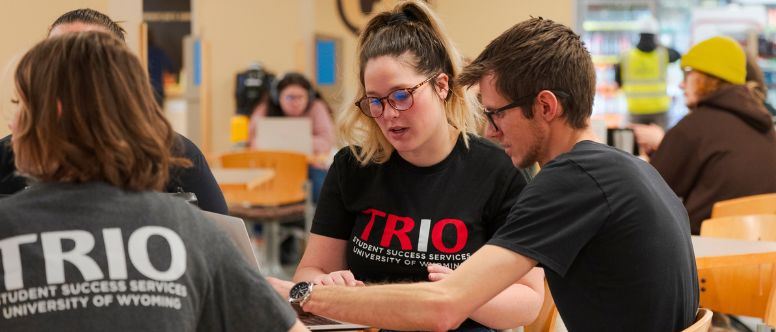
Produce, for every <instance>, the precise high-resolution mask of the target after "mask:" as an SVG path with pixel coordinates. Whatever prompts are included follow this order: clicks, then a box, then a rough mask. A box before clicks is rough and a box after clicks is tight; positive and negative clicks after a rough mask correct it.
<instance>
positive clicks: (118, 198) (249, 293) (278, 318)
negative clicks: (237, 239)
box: [0, 183, 296, 331]
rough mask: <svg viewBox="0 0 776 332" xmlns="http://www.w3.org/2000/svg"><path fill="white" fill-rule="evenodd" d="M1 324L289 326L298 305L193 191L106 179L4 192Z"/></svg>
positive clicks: (0, 327) (21, 327)
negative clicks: (126, 187) (184, 194)
mask: <svg viewBox="0 0 776 332" xmlns="http://www.w3.org/2000/svg"><path fill="white" fill-rule="evenodd" d="M0 255H2V269H1V270H0V276H2V279H0V331H9V330H18V331H28V330H29V331H51V330H65V331H82V330H96V331H105V330H111V331H195V330H197V331H228V330H235V331H281V330H283V331H285V330H288V329H289V328H290V327H291V326H292V325H293V323H294V322H295V319H296V315H295V313H294V312H293V310H291V308H290V306H288V304H287V303H286V302H285V301H284V300H283V299H281V298H280V296H279V295H277V294H276V293H275V292H274V291H273V289H272V288H271V287H270V286H269V285H268V284H267V282H266V281H265V280H264V279H263V278H262V277H261V276H260V275H259V274H258V273H257V272H255V271H254V270H253V269H252V268H251V267H250V266H249V265H248V264H247V263H246V262H245V261H244V259H243V258H242V257H241V256H240V254H239V253H238V251H237V249H236V248H235V247H234V245H233V244H232V243H231V242H230V240H229V239H228V238H227V236H226V234H224V233H223V232H222V231H221V230H219V229H218V228H217V226H215V225H214V224H212V223H211V222H209V221H207V220H205V219H204V217H203V216H202V214H201V213H200V212H199V211H198V210H197V209H196V208H195V207H193V206H190V205H189V204H187V203H185V202H184V201H183V200H180V199H177V198H173V197H169V196H168V195H165V194H160V193H153V192H142V193H136V192H126V191H123V190H120V189H117V188H115V187H112V186H109V185H107V184H104V183H89V184H80V185H72V184H36V185H33V186H32V187H31V188H29V189H27V190H24V191H22V192H20V193H18V194H16V195H13V196H10V197H7V198H3V199H0Z"/></svg>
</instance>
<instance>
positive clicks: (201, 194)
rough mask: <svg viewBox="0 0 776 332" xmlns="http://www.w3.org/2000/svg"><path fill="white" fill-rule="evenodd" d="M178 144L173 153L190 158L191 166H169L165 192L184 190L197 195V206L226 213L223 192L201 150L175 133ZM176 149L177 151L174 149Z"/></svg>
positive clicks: (227, 211) (227, 210)
mask: <svg viewBox="0 0 776 332" xmlns="http://www.w3.org/2000/svg"><path fill="white" fill-rule="evenodd" d="M177 137H178V143H179V144H178V146H176V147H174V150H173V154H174V155H176V156H181V157H184V158H186V159H188V160H191V162H192V164H193V165H192V166H191V167H188V168H171V169H170V180H169V181H168V182H167V192H178V188H179V187H180V189H181V190H183V191H184V192H191V193H194V194H195V195H197V204H198V205H199V208H200V209H202V210H205V211H210V212H214V213H220V214H228V213H229V209H228V208H227V206H226V200H225V199H224V194H223V193H222V192H221V188H220V187H218V183H217V182H216V179H215V177H213V173H212V172H210V167H209V166H208V164H207V160H205V156H203V155H202V151H200V150H199V148H197V146H196V145H194V143H193V142H191V141H190V140H189V139H188V138H186V137H184V136H183V135H177ZM176 150H177V151H176Z"/></svg>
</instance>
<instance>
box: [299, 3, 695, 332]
mask: <svg viewBox="0 0 776 332" xmlns="http://www.w3.org/2000/svg"><path fill="white" fill-rule="evenodd" d="M407 16H410V17H412V16H415V15H407ZM415 17H417V16H415ZM380 18H381V16H379V15H378V16H377V17H376V18H375V19H380ZM400 20H401V19H399V18H395V17H388V18H386V20H385V21H388V22H396V21H400ZM423 21H426V20H421V22H423ZM378 22H381V21H378ZM382 22H384V21H382ZM373 23H374V22H373ZM393 24H396V23H393ZM417 25H419V26H422V24H417ZM407 30H408V31H413V32H415V31H418V32H417V34H420V31H421V29H419V28H417V27H408V28H407ZM364 31H365V32H364V33H365V34H367V35H366V37H365V38H363V39H364V40H366V41H367V43H368V41H369V40H371V39H374V40H379V38H380V36H385V35H386V34H384V33H381V31H376V32H375V33H374V35H369V32H370V27H369V26H368V27H367V28H366V29H365V30H364ZM370 37H371V38H370ZM369 45H371V43H369ZM384 45H385V46H389V45H393V43H384ZM417 45H420V46H419V47H420V48H421V49H422V50H423V51H424V52H425V53H424V54H439V53H438V51H434V50H433V48H430V47H429V46H430V45H435V43H428V42H423V41H421V40H418V41H417ZM375 46H376V47H377V49H381V47H380V46H382V47H385V46H383V45H375ZM365 49H371V48H365ZM395 50H396V51H397V52H396V53H394V54H396V55H389V56H381V57H378V58H374V59H371V57H369V56H363V55H362V56H361V57H360V58H361V59H365V60H366V59H370V60H368V62H367V63H366V64H362V66H365V67H362V68H365V70H364V71H363V74H362V75H363V77H364V84H366V86H365V88H366V92H367V96H370V97H371V96H375V97H376V96H384V95H385V94H386V93H388V91H390V89H389V88H387V87H386V86H384V85H382V84H381V83H380V81H379V80H376V81H372V79H373V78H377V77H380V75H378V71H377V69H378V68H377V67H376V66H377V64H379V63H384V65H385V66H386V67H385V68H383V70H384V71H382V73H383V75H386V76H385V77H386V79H387V78H390V77H391V76H390V75H397V76H398V74H392V73H393V72H394V71H396V70H401V72H402V73H405V74H407V73H406V71H407V69H408V68H410V67H411V66H413V65H416V64H418V63H420V64H426V63H434V61H431V60H428V59H423V58H420V57H419V58H418V60H420V61H419V62H416V61H412V60H414V58H410V57H408V55H404V54H407V53H404V52H402V50H400V49H395ZM370 54H372V53H370ZM377 54H380V53H375V55H377ZM410 54H411V53H410ZM397 56H398V57H401V59H403V61H400V62H398V63H397V62H396V60H395V59H396V58H395V57H397ZM392 62H393V63H394V65H393V67H388V66H387V65H388V64H390V63H392ZM394 68H395V70H390V69H394ZM435 69H436V68H435ZM434 73H435V72H434V71H433V70H432V71H429V72H425V71H424V72H423V75H422V76H421V75H419V76H415V75H413V76H412V80H408V82H407V84H416V83H414V82H413V81H414V80H417V79H418V78H421V79H422V77H424V76H426V75H437V74H434ZM418 74H419V73H418ZM447 75H450V74H448V73H445V74H438V76H432V77H437V82H436V83H433V84H431V85H430V86H428V87H426V88H419V89H418V90H417V91H415V95H413V98H414V101H415V103H416V104H418V103H420V104H422V105H424V106H428V107H431V104H432V103H433V100H430V99H431V98H433V97H434V96H433V95H432V96H428V95H427V94H428V93H429V92H430V91H429V90H431V92H434V95H439V96H440V97H442V96H444V95H445V94H444V93H441V92H440V87H446V86H448V84H449V82H450V78H447V79H445V77H446V76H447ZM408 77H409V76H408ZM372 82H375V83H372ZM388 82H389V81H387V82H386V83H383V84H385V85H388V86H390V84H392V83H393V82H390V83H388ZM440 82H442V83H443V84H439V83H440ZM455 83H457V84H460V85H462V86H468V85H471V84H474V83H479V86H480V94H481V96H482V105H483V106H484V107H486V111H485V112H486V113H485V114H486V115H487V116H488V118H489V120H490V121H489V122H490V124H489V125H488V127H487V130H486V133H487V135H488V136H489V137H491V138H493V139H495V140H497V141H498V142H499V143H500V144H501V145H502V146H503V147H504V149H505V151H506V153H507V154H508V155H509V156H510V157H511V158H512V162H513V164H514V165H515V166H518V167H526V166H528V165H531V164H533V163H534V162H539V164H540V165H541V166H542V168H541V171H540V172H539V173H538V174H537V175H536V177H534V178H533V180H532V181H531V182H530V183H528V185H526V187H525V189H523V191H522V192H521V193H520V196H519V197H518V199H517V203H515V205H514V207H513V208H512V209H511V211H510V214H509V216H508V217H507V221H506V222H505V223H504V225H503V226H502V227H500V228H499V229H498V230H497V231H496V234H495V235H493V237H492V238H491V239H490V240H489V241H488V243H487V244H485V245H484V246H482V248H480V249H478V250H477V251H476V252H475V253H474V254H473V255H472V256H471V257H469V258H468V259H466V261H464V262H463V263H462V264H461V265H460V266H459V267H458V268H457V269H455V271H452V272H451V273H450V274H446V275H445V278H443V279H442V280H440V281H437V282H420V283H414V284H391V285H376V286H366V287H344V286H329V285H313V286H312V287H311V288H310V287H309V286H310V284H309V283H299V284H297V285H295V286H294V287H293V289H294V292H293V293H292V294H291V295H293V296H292V301H294V302H300V303H301V307H302V309H303V310H304V311H308V312H312V313H314V314H319V315H323V316H327V317H332V318H335V319H341V320H345V321H350V322H354V323H359V324H365V325H370V326H381V327H385V328H390V329H397V330H417V329H421V330H434V331H439V330H447V329H451V328H455V327H456V326H459V324H461V322H463V321H465V320H466V319H467V317H471V315H472V313H476V312H477V311H478V310H479V309H480V308H481V307H482V305H483V304H485V305H488V304H486V303H489V301H492V299H493V298H494V297H497V296H500V295H499V293H502V292H504V289H505V288H508V287H514V283H515V281H516V280H519V279H520V278H524V277H525V275H526V274H527V273H530V271H532V270H533V269H534V268H535V266H537V265H539V266H542V267H544V272H545V274H546V276H547V282H548V284H549V287H550V290H551V291H552V297H553V298H554V300H555V304H556V305H557V307H558V311H559V312H560V315H561V317H562V318H563V321H564V323H565V324H566V326H567V327H568V330H569V331H680V330H682V329H684V328H686V327H688V326H690V325H691V324H692V323H693V321H694V320H695V314H696V313H697V310H698V293H699V292H698V274H697V271H696V269H695V259H694V257H693V248H692V242H691V240H690V226H689V222H688V221H687V212H686V211H685V210H684V207H683V206H682V203H681V202H680V201H679V200H678V199H677V197H676V195H675V194H674V193H673V192H672V191H671V188H669V187H668V186H667V185H666V184H665V182H664V181H663V180H662V179H661V178H660V174H658V173H657V172H656V171H655V169H654V168H653V167H651V166H650V165H649V164H647V163H645V162H644V161H642V160H640V159H638V158H637V157H635V156H633V155H630V154H627V153H624V152H622V151H621V150H618V149H616V148H614V147H610V146H607V145H603V144H599V143H595V142H593V141H592V139H593V138H594V134H593V133H592V131H591V129H590V127H589V123H590V114H591V113H592V105H593V95H594V94H595V69H594V67H593V61H592V59H591V58H590V54H589V53H588V51H587V49H586V48H585V46H584V44H583V42H582V41H581V38H580V37H579V36H578V35H577V34H575V33H574V32H573V31H572V30H571V29H570V28H568V27H566V26H563V25H560V24H557V23H555V22H552V21H550V20H545V19H542V18H532V19H529V20H526V21H523V22H521V23H519V24H517V25H515V26H514V27H512V28H511V29H509V30H507V31H506V32H504V33H503V34H501V35H500V36H499V37H497V38H496V39H495V40H493V41H492V42H491V43H490V44H489V45H488V46H487V47H486V49H485V50H484V51H483V52H482V53H481V54H480V55H479V56H478V57H477V58H476V59H475V60H474V61H473V62H472V63H471V64H470V65H468V66H467V67H466V68H465V69H464V70H463V72H462V74H461V75H460V76H459V77H458V80H457V81H456V82H455ZM372 84H375V86H376V87H373V85H372ZM400 86H403V85H400ZM409 86H410V87H412V85H409ZM452 86H453V87H455V86H456V85H452ZM430 87H434V89H433V90H432V89H429V88H430ZM453 95H454V96H455V93H454V94H453ZM370 101H373V102H374V103H372V102H370V103H369V104H370V105H372V104H373V105H374V106H376V108H375V109H376V110H379V109H380V106H381V105H380V103H381V102H382V100H380V99H370ZM394 102H395V101H394ZM451 102H452V100H450V101H448V102H447V104H450V103H451ZM399 105H403V104H399ZM389 106H390V105H387V104H386V105H385V113H384V114H383V118H378V119H375V122H376V123H377V124H375V126H378V125H379V127H380V128H385V127H383V126H384V125H385V124H386V122H387V123H390V125H389V127H387V128H391V129H394V128H395V127H394V126H397V127H398V126H401V127H400V128H407V129H406V130H407V131H408V132H404V131H403V130H404V129H402V130H397V131H393V130H391V131H389V132H388V133H389V135H395V136H393V138H392V139H399V138H404V137H403V135H404V134H410V133H413V131H414V130H415V127H414V126H412V124H408V123H415V122H414V121H411V120H410V119H412V120H415V121H417V120H420V119H421V118H423V119H428V118H426V116H430V114H429V113H426V112H428V111H431V110H428V109H424V110H420V109H418V107H417V106H418V105H416V106H415V107H414V108H410V109H408V110H407V111H405V112H402V113H401V115H397V114H399V112H396V111H395V110H393V109H391V108H389ZM440 106H441V105H440ZM437 107H439V106H437ZM401 109H404V108H401ZM430 113H431V114H433V112H430ZM386 115H387V116H388V117H387V118H386ZM410 121H411V122H410ZM393 123H397V125H393ZM398 123H401V125H399V124H398ZM405 126H408V127H405ZM415 142H416V141H415V140H414V139H412V138H411V137H407V138H406V143H407V144H409V143H415ZM401 143H402V144H405V141H401ZM394 144H396V145H397V150H400V151H401V149H403V148H404V146H403V145H402V147H401V148H400V147H399V144H398V143H394ZM473 144H474V142H473V143H472V145H473ZM394 156H396V155H393V156H392V158H391V159H393V157H394ZM499 158H500V157H499V156H496V155H491V156H485V157H482V158H480V159H479V163H480V164H483V165H488V164H494V163H496V162H498V163H500V159H499ZM343 159H344V158H343ZM344 160H347V159H344ZM336 166H337V162H336V161H335V164H334V167H336ZM397 167H404V165H401V164H400V165H397ZM433 170H434V171H436V170H437V169H433ZM332 173H334V171H333V170H332ZM428 173H429V174H430V176H432V175H433V174H431V172H428ZM332 175H333V174H332ZM348 175H349V176H350V174H348ZM341 178H342V179H344V178H345V175H343V176H342V177H341ZM330 179H331V181H330ZM334 179H336V177H334V176H329V177H328V178H327V183H326V185H327V186H326V187H327V188H328V184H329V183H332V182H334ZM370 180H371V179H370ZM338 181H342V180H341V179H340V180H338ZM444 181H451V178H449V177H446V178H444V179H440V183H441V182H444ZM375 182H376V181H375ZM489 183H490V182H488V184H486V183H483V184H482V185H483V186H491V185H490V184H489ZM440 185H441V184H440ZM500 187H502V185H498V186H496V188H500ZM334 189H340V187H335V188H334ZM348 189H349V190H348V191H347V192H341V193H340V194H341V195H342V196H345V195H351V194H352V193H358V191H357V190H356V189H357V188H354V187H349V188H348ZM340 190H341V189H340ZM332 191H334V190H332ZM451 191H452V192H453V193H451V194H449V195H448V193H450V192H451ZM451 191H442V192H439V191H435V190H434V191H429V192H428V194H427V196H426V197H427V198H425V200H423V201H421V202H422V203H425V204H427V205H430V206H431V207H432V208H433V207H436V206H444V205H448V204H454V203H456V202H458V201H457V200H456V197H457V196H463V195H466V196H467V197H468V198H469V200H470V201H469V202H466V203H463V205H472V204H473V202H474V201H478V200H480V199H481V198H480V197H479V195H478V194H477V193H474V192H472V190H471V189H470V188H467V187H460V186H459V187H458V188H455V189H451ZM326 192H328V189H324V195H322V196H323V197H322V198H321V201H322V203H323V201H325V200H326V198H325V196H326V195H325V194H326ZM497 192H499V191H494V193H497ZM370 195H371V194H370ZM370 195H363V196H361V197H358V196H354V197H355V202H356V203H351V204H350V205H347V204H348V203H350V202H344V201H335V202H333V203H339V204H340V205H343V207H344V208H350V207H351V206H352V207H354V208H359V207H360V206H359V205H358V204H359V203H360V202H361V201H362V200H365V199H366V198H368V197H369V196H370ZM405 197H406V194H405V193H401V194H400V195H394V196H393V197H391V198H390V199H389V200H387V202H388V203H387V204H396V203H399V202H405V201H406V202H407V204H413V203H414V204H416V206H420V207H422V206H424V204H422V203H418V202H415V201H412V200H408V199H405ZM321 206H323V204H321ZM453 207H455V208H458V207H457V206H453ZM319 209H321V207H319ZM388 211H390V210H388ZM349 212H350V211H349ZM377 212H378V211H368V212H367V213H369V214H370V215H374V216H375V217H374V220H375V221H374V223H372V222H371V221H370V220H371V217H369V216H367V217H363V216H361V217H359V218H360V220H361V221H360V222H358V223H356V225H357V226H359V227H364V226H362V225H364V224H366V227H365V228H364V230H365V231H368V230H371V232H375V231H378V230H380V229H382V228H384V227H385V225H388V227H386V228H388V230H389V231H394V232H392V233H384V234H387V236H385V235H384V238H387V239H391V238H395V237H399V236H398V235H404V234H406V235H409V237H410V239H416V238H417V237H414V236H417V235H416V234H418V233H413V232H412V231H409V232H407V231H406V230H407V229H409V228H410V227H409V226H407V225H411V224H410V223H408V222H406V221H405V220H408V218H406V217H402V216H391V215H388V216H387V220H388V222H387V223H383V222H382V220H384V219H386V217H382V216H380V215H378V214H377ZM358 214H359V212H357V211H352V212H350V215H352V216H358ZM316 217H317V216H316ZM423 217H424V216H423ZM340 219H344V218H340ZM320 221H321V223H325V224H331V223H336V222H339V221H340V220H339V219H336V218H335V219H332V218H325V219H324V218H321V219H320ZM399 221H404V222H403V223H400V222H399ZM378 222H380V223H378ZM399 224H402V226H403V227H402V226H399ZM422 225H423V222H421V223H420V227H419V228H421V229H422V228H423V227H422ZM370 227H371V228H370ZM399 227H401V228H399ZM415 227H416V228H418V226H415ZM314 231H315V229H314ZM405 232H406V233H405ZM365 233H367V235H368V232H365ZM431 233H432V236H431V237H432V238H434V235H433V234H434V231H433V230H432V231H431ZM362 234H363V233H358V232H356V233H355V234H351V235H350V236H349V238H348V239H350V240H351V241H357V242H356V243H360V242H358V241H360V236H361V235H362ZM374 236H375V235H373V234H372V235H370V238H371V237H374ZM319 237H322V236H319ZM421 239H422V237H421ZM312 241H313V240H312V237H311V241H310V244H311V245H312V243H313V242H312ZM331 241H333V240H331ZM408 242H409V241H408ZM414 243H415V242H414V241H413V242H411V243H409V244H414ZM445 243H449V242H445ZM340 246H344V244H341V245H340ZM332 248H334V246H332ZM368 248H370V247H369V246H366V248H364V247H362V246H360V247H357V248H352V250H353V251H350V250H351V248H348V252H347V253H343V254H341V255H340V256H339V257H337V256H331V257H330V259H331V260H332V261H336V260H342V259H344V256H345V255H347V256H348V257H354V256H356V257H357V255H358V253H359V252H368V253H370V255H369V256H368V257H378V256H379V257H390V256H389V255H388V254H382V255H381V254H380V253H375V252H374V249H372V252H369V251H368V250H370V249H368ZM319 250H320V249H319ZM387 250H394V251H395V252H403V253H407V252H408V251H399V250H396V249H386V251H387ZM308 251H309V250H308ZM410 253H411V252H410ZM305 258H306V257H305ZM311 265H312V264H311ZM300 272H301V271H300ZM297 274H298V276H299V275H300V274H299V273H297ZM298 279H299V280H311V279H310V278H309V277H307V276H305V277H304V278H298ZM528 293H529V292H527V291H526V292H523V294H524V295H528ZM534 296H535V295H531V296H530V297H531V298H533V297H534ZM527 299H528V298H527V297H524V296H512V297H511V300H512V301H513V302H515V301H521V300H522V301H525V300H527ZM508 308H509V310H512V311H516V312H514V313H511V314H506V315H513V316H517V315H520V314H521V312H522V311H525V310H529V309H528V307H523V308H516V307H515V305H513V306H510V307H508ZM505 310H506V309H505ZM523 314H524V313H523Z"/></svg>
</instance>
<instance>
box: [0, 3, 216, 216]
mask: <svg viewBox="0 0 776 332" xmlns="http://www.w3.org/2000/svg"><path fill="white" fill-rule="evenodd" d="M78 31H104V32H109V33H111V34H113V35H114V36H115V37H116V38H118V39H120V40H122V41H124V33H125V31H124V29H123V28H121V27H120V26H119V25H118V24H117V23H116V22H114V21H113V20H111V19H110V18H109V17H108V16H107V15H105V14H103V13H100V12H98V11H96V10H93V9H76V10H73V11H69V12H67V13H65V14H62V16H60V17H59V18H57V19H56V21H54V23H53V24H52V25H51V28H50V29H49V37H54V36H59V35H62V34H64V33H72V32H78ZM175 135H176V143H175V144H174V146H173V153H174V154H175V155H178V156H182V157H184V158H186V159H188V160H190V161H191V162H192V165H191V166H189V167H178V166H175V167H173V168H171V169H170V177H169V181H168V182H167V184H166V185H165V189H164V190H165V191H167V192H170V193H177V192H181V191H182V192H191V193H194V194H195V195H196V196H197V205H198V206H199V207H200V208H201V209H203V210H205V211H211V212H215V213H220V214H227V213H228V209H227V207H226V201H225V200H224V195H223V193H221V189H220V188H219V187H218V184H217V183H216V180H215V178H214V177H213V174H212V173H211V172H210V168H209V167H208V164H207V161H206V160H205V156H203V155H202V152H201V151H200V150H199V148H197V146H196V145H194V143H192V142H191V141H190V140H189V139H188V138H186V137H184V136H183V135H180V134H178V133H176V134H175ZM10 142H11V135H8V136H6V137H4V138H2V139H0V194H13V193H16V192H18V191H20V190H22V189H24V187H26V186H27V182H26V181H25V179H24V178H23V177H20V176H17V175H16V174H15V172H16V168H15V167H14V163H13V151H12V150H11V147H10Z"/></svg>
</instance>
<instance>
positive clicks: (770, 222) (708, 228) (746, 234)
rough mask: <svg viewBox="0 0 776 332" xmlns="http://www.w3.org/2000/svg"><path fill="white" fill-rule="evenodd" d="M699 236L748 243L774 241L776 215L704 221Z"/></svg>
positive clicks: (742, 216)
mask: <svg viewBox="0 0 776 332" xmlns="http://www.w3.org/2000/svg"><path fill="white" fill-rule="evenodd" d="M701 236H708V237H719V238H727V239H737V240H749V241H776V214H752V215H740V216H729V217H722V218H711V219H706V220H704V221H703V223H702V224H701Z"/></svg>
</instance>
